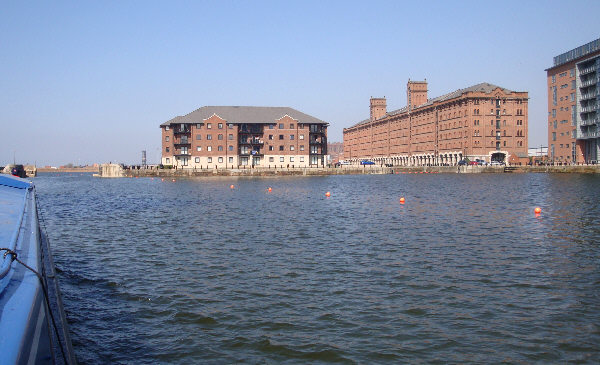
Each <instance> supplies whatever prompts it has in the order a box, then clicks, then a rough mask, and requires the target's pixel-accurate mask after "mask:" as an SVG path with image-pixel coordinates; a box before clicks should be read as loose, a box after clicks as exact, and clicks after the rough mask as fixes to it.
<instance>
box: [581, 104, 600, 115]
mask: <svg viewBox="0 0 600 365" xmlns="http://www.w3.org/2000/svg"><path fill="white" fill-rule="evenodd" d="M596 110H598V105H595V104H594V105H589V106H584V107H582V108H581V110H580V112H581V113H591V112H594V111H596Z"/></svg>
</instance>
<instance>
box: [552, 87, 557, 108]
mask: <svg viewBox="0 0 600 365" xmlns="http://www.w3.org/2000/svg"><path fill="white" fill-rule="evenodd" d="M552 105H556V86H552Z"/></svg>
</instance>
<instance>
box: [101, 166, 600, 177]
mask: <svg viewBox="0 0 600 365" xmlns="http://www.w3.org/2000/svg"><path fill="white" fill-rule="evenodd" d="M401 173H446V174H448V173H467V174H478V173H588V174H598V173H600V165H572V166H508V167H505V166H493V167H492V166H394V167H384V166H343V167H336V168H285V167H283V168H264V167H255V168H247V169H216V168H214V169H181V168H179V169H159V168H156V167H155V166H153V167H147V168H143V167H139V168H138V167H129V168H122V167H121V166H120V165H117V164H103V165H102V166H101V168H100V174H99V175H98V176H100V177H208V176H326V175H365V174H370V175H382V174H401Z"/></svg>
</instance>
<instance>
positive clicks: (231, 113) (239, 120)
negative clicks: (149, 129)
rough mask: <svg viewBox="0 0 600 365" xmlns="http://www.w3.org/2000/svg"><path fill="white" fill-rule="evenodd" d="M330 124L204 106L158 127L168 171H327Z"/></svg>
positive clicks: (291, 112)
mask: <svg viewBox="0 0 600 365" xmlns="http://www.w3.org/2000/svg"><path fill="white" fill-rule="evenodd" d="M328 125H329V124H328V123H326V122H324V121H322V120H320V119H317V118H315V117H313V116H310V115H308V114H304V113H302V112H299V111H297V110H295V109H292V108H288V107H256V106H204V107H201V108H199V109H197V110H195V111H193V112H191V113H189V114H187V115H185V116H178V117H175V118H173V119H171V120H169V121H167V122H165V123H162V124H161V125H160V128H161V131H162V158H161V163H162V164H164V165H173V166H177V167H181V168H196V169H203V168H248V167H266V168H270V167H273V168H274V167H323V166H325V164H326V161H325V155H326V154H327V126H328Z"/></svg>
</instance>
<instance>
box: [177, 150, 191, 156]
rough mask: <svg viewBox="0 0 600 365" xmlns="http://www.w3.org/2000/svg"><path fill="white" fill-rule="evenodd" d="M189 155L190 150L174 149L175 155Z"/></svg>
mask: <svg viewBox="0 0 600 365" xmlns="http://www.w3.org/2000/svg"><path fill="white" fill-rule="evenodd" d="M191 155H192V153H191V152H190V151H175V156H182V157H189V156H191Z"/></svg>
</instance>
